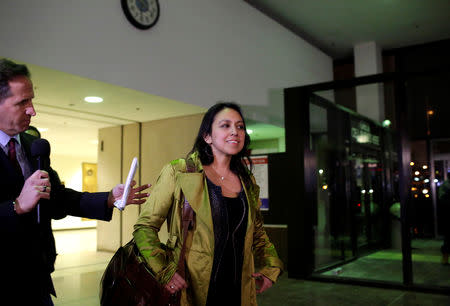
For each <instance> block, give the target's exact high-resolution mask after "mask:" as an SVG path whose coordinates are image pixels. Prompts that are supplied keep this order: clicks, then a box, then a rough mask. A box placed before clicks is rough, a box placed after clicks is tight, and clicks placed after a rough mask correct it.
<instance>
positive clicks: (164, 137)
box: [140, 114, 203, 242]
mask: <svg viewBox="0 0 450 306" xmlns="http://www.w3.org/2000/svg"><path fill="white" fill-rule="evenodd" d="M202 118H203V114H196V115H189V116H182V117H175V118H169V119H163V120H155V121H150V122H145V123H143V124H142V148H141V152H142V157H141V158H142V162H141V167H140V168H141V179H142V182H145V183H151V184H154V183H155V182H156V179H157V178H158V175H159V172H160V171H161V169H162V167H163V166H164V165H165V164H167V163H168V162H170V161H171V160H173V159H177V158H182V157H185V156H186V154H187V153H188V152H189V151H190V150H191V149H192V145H193V144H194V140H195V137H196V136H197V132H198V128H199V127H200V123H201V120H202ZM160 240H161V241H163V242H165V241H166V240H167V227H166V226H165V225H164V226H163V227H162V228H161V230H160Z"/></svg>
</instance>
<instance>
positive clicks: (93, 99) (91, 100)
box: [84, 97, 103, 103]
mask: <svg viewBox="0 0 450 306" xmlns="http://www.w3.org/2000/svg"><path fill="white" fill-rule="evenodd" d="M84 101H86V102H88V103H101V102H103V98H100V97H85V98H84Z"/></svg>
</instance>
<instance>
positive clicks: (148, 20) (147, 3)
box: [121, 0, 159, 30]
mask: <svg viewBox="0 0 450 306" xmlns="http://www.w3.org/2000/svg"><path fill="white" fill-rule="evenodd" d="M121 3H122V9H123V11H124V13H125V16H126V17H127V19H128V21H130V22H131V24H133V25H134V26H135V27H137V28H138V29H141V30H146V29H149V28H151V27H152V26H153V25H155V24H156V22H157V21H158V18H159V3H158V0H121Z"/></svg>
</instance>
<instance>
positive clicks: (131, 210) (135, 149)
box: [122, 123, 141, 245]
mask: <svg viewBox="0 0 450 306" xmlns="http://www.w3.org/2000/svg"><path fill="white" fill-rule="evenodd" d="M139 142H140V132H139V123H134V124H129V125H125V126H124V127H123V146H122V147H123V157H122V160H123V169H122V183H125V181H126V179H127V176H128V172H129V171H130V165H131V161H132V160H133V158H134V157H137V158H138V162H139V167H138V169H137V171H136V174H135V176H134V180H135V181H136V182H137V184H140V182H139V172H140V169H141V167H140V164H141V161H140V160H139ZM138 216H139V206H138V205H128V206H127V207H126V208H125V210H123V211H122V245H125V244H126V243H127V242H128V241H130V239H131V238H133V226H134V224H135V223H136V220H137V218H138Z"/></svg>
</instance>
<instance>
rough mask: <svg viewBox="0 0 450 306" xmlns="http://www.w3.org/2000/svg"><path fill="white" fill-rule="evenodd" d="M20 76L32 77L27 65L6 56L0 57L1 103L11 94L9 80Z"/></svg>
mask: <svg viewBox="0 0 450 306" xmlns="http://www.w3.org/2000/svg"><path fill="white" fill-rule="evenodd" d="M18 76H26V77H27V78H29V77H30V71H29V70H28V68H27V66H25V65H21V64H16V63H14V62H13V61H10V60H8V59H6V58H4V59H0V103H3V101H4V100H5V99H6V98H8V97H9V96H10V95H11V92H10V90H11V88H10V87H9V81H11V80H12V79H13V78H15V77H18Z"/></svg>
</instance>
